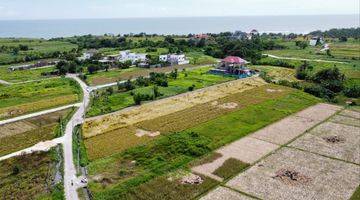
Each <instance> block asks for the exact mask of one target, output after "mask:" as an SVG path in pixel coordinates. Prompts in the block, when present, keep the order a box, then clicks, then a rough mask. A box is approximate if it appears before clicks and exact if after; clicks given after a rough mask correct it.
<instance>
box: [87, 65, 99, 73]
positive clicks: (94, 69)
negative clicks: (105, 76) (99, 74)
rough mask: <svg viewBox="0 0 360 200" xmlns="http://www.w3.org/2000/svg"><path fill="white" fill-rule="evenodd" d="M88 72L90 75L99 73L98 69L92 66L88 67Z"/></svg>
mask: <svg viewBox="0 0 360 200" xmlns="http://www.w3.org/2000/svg"><path fill="white" fill-rule="evenodd" d="M87 70H88V72H89V73H90V74H93V73H94V72H96V71H97V67H96V66H94V65H90V66H88V67H87Z"/></svg>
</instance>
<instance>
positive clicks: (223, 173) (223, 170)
mask: <svg viewBox="0 0 360 200" xmlns="http://www.w3.org/2000/svg"><path fill="white" fill-rule="evenodd" d="M248 166H249V164H247V163H244V162H241V161H240V160H237V159H235V158H229V159H227V160H226V161H225V162H224V164H223V165H222V166H221V167H219V168H217V169H216V170H215V171H214V172H213V174H214V175H216V176H219V177H221V178H223V179H228V178H230V177H233V176H235V175H237V174H239V173H240V172H242V171H243V170H244V169H246V168H247V167H248Z"/></svg>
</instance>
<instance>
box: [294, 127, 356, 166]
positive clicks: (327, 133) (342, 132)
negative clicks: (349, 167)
mask: <svg viewBox="0 0 360 200" xmlns="http://www.w3.org/2000/svg"><path fill="white" fill-rule="evenodd" d="M290 146H293V147H296V148H299V149H303V150H306V151H310V152H314V153H319V154H322V155H325V156H329V157H333V158H337V159H341V160H345V161H348V162H353V163H357V164H360V154H359V152H360V128H359V127H355V126H348V125H344V124H337V123H332V122H325V123H323V124H320V125H319V126H317V127H316V128H314V129H313V130H311V131H310V132H309V133H307V134H305V135H303V136H302V137H300V138H298V139H297V140H295V141H294V142H293V143H291V144H290Z"/></svg>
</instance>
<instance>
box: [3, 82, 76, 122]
mask: <svg viewBox="0 0 360 200" xmlns="http://www.w3.org/2000/svg"><path fill="white" fill-rule="evenodd" d="M80 95H81V91H80V87H79V86H78V84H77V83H76V82H75V81H73V80H71V79H68V78H59V79H48V80H42V81H36V82H30V83H24V84H15V85H9V86H1V87H0V119H5V118H10V117H15V116H19V115H23V114H27V113H31V112H36V111H40V110H44V109H48V108H52V107H57V106H61V105H66V104H70V103H74V102H77V101H78V100H80Z"/></svg>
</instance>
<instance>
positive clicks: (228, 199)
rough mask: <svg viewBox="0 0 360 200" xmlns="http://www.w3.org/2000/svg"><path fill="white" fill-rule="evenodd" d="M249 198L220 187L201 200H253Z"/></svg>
mask: <svg viewBox="0 0 360 200" xmlns="http://www.w3.org/2000/svg"><path fill="white" fill-rule="evenodd" d="M251 199H253V198H250V197H248V196H245V195H243V194H240V193H238V192H236V191H233V190H231V189H229V188H226V187H221V186H219V187H218V188H216V189H215V190H213V191H211V192H210V193H208V194H207V195H205V196H204V197H202V198H200V200H251Z"/></svg>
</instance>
